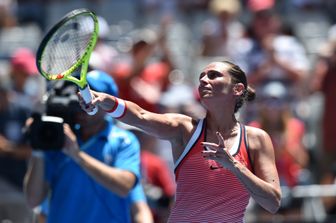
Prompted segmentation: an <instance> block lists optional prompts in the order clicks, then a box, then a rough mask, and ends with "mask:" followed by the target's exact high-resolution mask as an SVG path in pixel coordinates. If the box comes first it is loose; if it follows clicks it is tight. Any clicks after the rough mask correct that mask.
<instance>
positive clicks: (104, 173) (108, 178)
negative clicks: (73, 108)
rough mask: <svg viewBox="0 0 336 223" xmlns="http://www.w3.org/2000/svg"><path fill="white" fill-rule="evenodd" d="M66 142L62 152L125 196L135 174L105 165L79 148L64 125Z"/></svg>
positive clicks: (74, 138)
mask: <svg viewBox="0 0 336 223" xmlns="http://www.w3.org/2000/svg"><path fill="white" fill-rule="evenodd" d="M64 133H65V135H66V144H65V148H64V149H63V152H64V153H65V154H67V155H68V156H70V157H71V158H72V159H73V160H74V161H75V162H77V164H78V165H79V166H81V167H82V169H83V170H84V171H85V172H86V173H88V174H89V175H90V176H91V177H92V178H93V179H94V180H95V181H97V182H99V183H100V184H102V185H103V186H105V187H106V188H108V189H109V190H111V191H113V192H114V193H116V194H118V195H119V196H126V195H127V194H128V192H129V191H130V190H131V189H132V188H133V185H134V183H135V181H136V176H135V175H134V174H133V173H132V172H130V171H127V170H122V169H118V168H114V167H111V166H108V165H106V164H105V163H103V162H101V161H99V160H97V159H95V158H93V157H91V156H90V155H88V154H87V153H85V152H84V151H81V150H80V149H79V146H78V144H77V139H76V136H75V135H74V133H73V132H72V131H71V129H70V127H69V126H68V125H65V127H64Z"/></svg>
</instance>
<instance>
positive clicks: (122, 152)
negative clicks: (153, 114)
mask: <svg viewBox="0 0 336 223" xmlns="http://www.w3.org/2000/svg"><path fill="white" fill-rule="evenodd" d="M87 80H88V82H89V84H90V86H91V87H92V89H96V90H100V91H103V92H106V93H109V94H112V95H117V92H118V91H117V86H116V84H115V83H114V81H113V79H112V78H111V77H110V76H109V75H108V74H106V73H104V72H101V71H91V72H89V73H88V75H87ZM72 87H73V86H72ZM69 92H72V93H75V92H74V90H72V91H70V90H69V88H65V89H64V92H63V93H65V95H63V97H68V98H70V97H71V95H72V94H70V96H69ZM67 94H68V95H67ZM72 96H73V95H72ZM76 105H78V104H76ZM47 107H48V106H47ZM77 107H78V106H77ZM77 107H76V108H77ZM76 108H73V110H74V111H75V115H74V116H73V117H72V118H73V119H75V121H76V123H77V125H75V126H77V127H78V128H76V127H75V126H72V128H70V127H69V125H67V124H65V125H64V133H65V136H66V137H65V143H64V148H63V150H62V151H63V153H62V152H61V151H45V152H42V154H41V151H39V152H40V153H37V154H38V155H35V154H36V153H33V156H32V158H31V162H30V166H29V170H28V171H27V173H26V178H25V193H26V196H27V202H28V204H29V205H30V206H31V207H32V208H33V207H36V206H37V205H39V204H41V202H42V201H43V200H44V199H46V197H47V196H48V195H49V196H50V198H49V199H50V200H49V205H50V208H49V213H48V222H81V223H82V222H107V221H113V222H122V223H126V222H131V220H132V219H131V215H130V213H131V205H130V200H129V199H130V194H129V192H130V191H132V188H134V186H135V185H136V184H137V183H138V182H140V180H141V179H140V148H139V143H138V141H137V139H136V138H135V136H134V135H133V134H132V133H130V132H128V131H126V130H123V129H120V128H118V127H117V126H116V125H115V123H114V122H113V120H110V119H108V118H107V117H106V116H105V115H106V113H105V112H104V111H103V110H99V111H98V113H97V114H96V115H94V116H89V115H87V114H85V113H83V112H82V111H80V110H77V109H78V108H79V107H78V108H77V109H76ZM47 110H48V109H47ZM33 124H34V122H33ZM34 149H37V148H34ZM42 149H48V148H42ZM136 196H138V195H136ZM149 217H151V216H149Z"/></svg>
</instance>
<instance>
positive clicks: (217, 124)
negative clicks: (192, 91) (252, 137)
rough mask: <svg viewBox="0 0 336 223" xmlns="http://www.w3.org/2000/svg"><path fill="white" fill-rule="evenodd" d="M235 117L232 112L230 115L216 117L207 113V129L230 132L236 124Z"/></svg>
mask: <svg viewBox="0 0 336 223" xmlns="http://www.w3.org/2000/svg"><path fill="white" fill-rule="evenodd" d="M237 122H238V121H237V119H236V117H235V116H234V114H233V115H232V116H231V117H223V115H222V117H221V118H220V119H219V118H216V116H212V115H211V114H208V116H207V129H208V130H210V131H213V132H217V131H218V132H221V133H222V134H226V133H227V134H230V133H231V132H232V131H233V130H234V129H235V127H236V125H237Z"/></svg>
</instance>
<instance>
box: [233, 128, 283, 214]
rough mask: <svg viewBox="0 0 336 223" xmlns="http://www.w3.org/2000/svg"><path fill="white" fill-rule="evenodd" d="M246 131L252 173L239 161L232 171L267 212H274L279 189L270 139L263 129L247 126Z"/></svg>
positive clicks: (277, 207)
mask: <svg viewBox="0 0 336 223" xmlns="http://www.w3.org/2000/svg"><path fill="white" fill-rule="evenodd" d="M247 131H248V143H249V148H250V151H251V156H252V165H253V169H254V174H253V173H252V172H251V171H249V170H248V169H247V168H245V166H243V165H241V164H240V163H236V164H235V165H234V170H233V171H234V173H235V174H236V176H237V177H238V178H239V179H240V180H241V181H242V182H243V183H244V185H245V186H246V187H247V188H248V190H249V191H250V194H251V196H252V197H253V199H254V200H255V201H256V202H257V203H258V204H259V205H261V206H262V207H263V208H265V209H266V210H268V211H269V212H271V213H275V212H276V211H277V210H278V209H279V207H280V201H281V189H280V181H279V176H278V172H277V169H276V166H275V156H274V149H273V145H272V142H271V139H270V137H269V135H268V134H267V133H266V132H265V131H263V130H260V129H256V128H247ZM249 133H250V134H249Z"/></svg>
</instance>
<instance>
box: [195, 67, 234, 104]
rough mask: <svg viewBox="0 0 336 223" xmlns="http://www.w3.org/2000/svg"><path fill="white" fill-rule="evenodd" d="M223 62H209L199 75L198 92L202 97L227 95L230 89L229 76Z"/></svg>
mask: <svg viewBox="0 0 336 223" xmlns="http://www.w3.org/2000/svg"><path fill="white" fill-rule="evenodd" d="M227 70H228V66H227V65H226V64H224V63H219V62H216V63H211V64H209V65H208V66H207V67H206V68H205V69H204V70H203V72H202V73H201V74H200V76H199V87H198V92H199V95H200V97H201V98H202V99H204V98H213V97H218V96H223V95H228V94H229V93H230V92H231V90H232V84H231V76H230V74H229V73H228V72H227Z"/></svg>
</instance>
